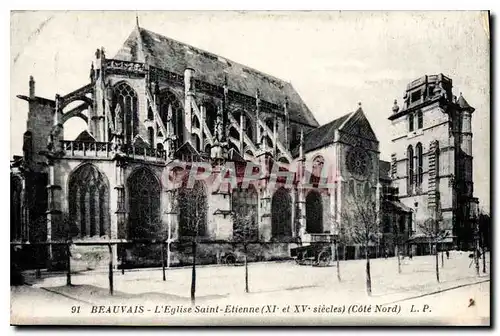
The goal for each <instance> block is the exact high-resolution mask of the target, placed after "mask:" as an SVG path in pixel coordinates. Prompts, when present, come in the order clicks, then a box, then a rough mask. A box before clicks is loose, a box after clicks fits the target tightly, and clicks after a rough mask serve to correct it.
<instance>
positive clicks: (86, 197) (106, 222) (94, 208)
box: [68, 163, 110, 238]
mask: <svg viewBox="0 0 500 336" xmlns="http://www.w3.org/2000/svg"><path fill="white" fill-rule="evenodd" d="M68 190H69V192H68V194H69V197H68V202H69V204H68V205H69V207H68V208H69V218H71V219H72V221H73V223H72V224H74V225H75V226H76V228H77V229H78V232H79V234H78V235H79V237H81V238H84V237H94V236H99V237H102V236H108V237H109V236H110V214H109V184H108V180H107V178H106V176H105V175H104V174H103V173H101V172H100V171H99V170H98V169H97V167H95V166H94V165H93V164H90V163H85V164H83V165H81V166H79V167H77V168H76V169H75V170H74V171H73V172H72V173H71V175H70V178H69V186H68Z"/></svg>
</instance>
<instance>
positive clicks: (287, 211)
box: [271, 187, 292, 240]
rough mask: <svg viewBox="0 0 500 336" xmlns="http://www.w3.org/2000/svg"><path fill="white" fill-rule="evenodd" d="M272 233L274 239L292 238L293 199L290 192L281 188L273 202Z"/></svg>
mask: <svg viewBox="0 0 500 336" xmlns="http://www.w3.org/2000/svg"><path fill="white" fill-rule="evenodd" d="M271 215H272V219H271V231H272V237H273V238H275V239H278V240H280V239H282V238H286V237H291V236H292V198H291V196H290V192H289V191H288V190H287V189H285V188H283V187H281V188H279V189H278V190H276V192H275V193H274V195H273V197H272V200H271Z"/></svg>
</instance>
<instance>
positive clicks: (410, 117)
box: [408, 113, 415, 132]
mask: <svg viewBox="0 0 500 336" xmlns="http://www.w3.org/2000/svg"><path fill="white" fill-rule="evenodd" d="M413 119H414V116H413V113H410V114H409V115H408V129H409V131H410V132H413V130H414V128H415V125H414V120H413Z"/></svg>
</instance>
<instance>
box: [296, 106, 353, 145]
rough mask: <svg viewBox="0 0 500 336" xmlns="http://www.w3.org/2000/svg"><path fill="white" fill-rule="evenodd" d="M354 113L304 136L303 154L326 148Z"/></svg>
mask: <svg viewBox="0 0 500 336" xmlns="http://www.w3.org/2000/svg"><path fill="white" fill-rule="evenodd" d="M353 113H355V112H351V113H348V114H346V115H343V116H342V117H340V118H337V119H335V120H333V121H331V122H329V123H328V124H325V125H323V126H321V127H318V128H316V129H313V130H312V131H310V132H308V133H306V134H304V153H307V152H309V151H311V150H313V149H316V148H319V147H323V146H326V145H328V144H330V143H332V142H333V140H334V137H335V131H336V130H337V129H339V128H340V126H342V124H343V123H344V122H345V121H346V120H347V119H348V118H349V117H350V116H351V115H352V114H353Z"/></svg>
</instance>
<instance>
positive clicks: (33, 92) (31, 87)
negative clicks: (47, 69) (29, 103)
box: [30, 76, 35, 99]
mask: <svg viewBox="0 0 500 336" xmlns="http://www.w3.org/2000/svg"><path fill="white" fill-rule="evenodd" d="M34 98H35V80H34V79H33V76H30V99H34Z"/></svg>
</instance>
